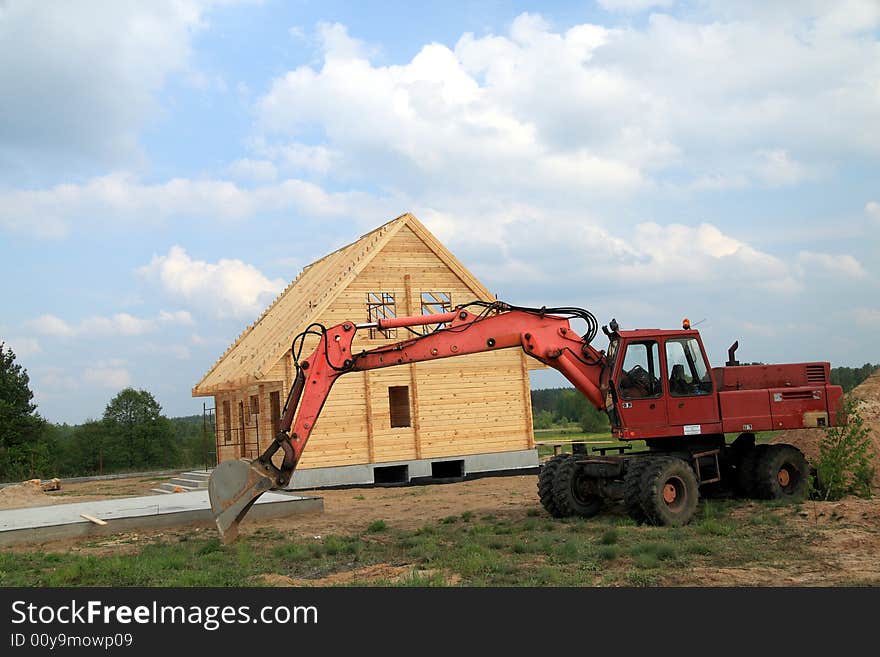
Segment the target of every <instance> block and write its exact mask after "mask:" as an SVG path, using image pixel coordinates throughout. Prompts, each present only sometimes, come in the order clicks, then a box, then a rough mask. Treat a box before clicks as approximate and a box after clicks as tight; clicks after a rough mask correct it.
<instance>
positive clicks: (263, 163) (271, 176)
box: [226, 158, 278, 182]
mask: <svg viewBox="0 0 880 657" xmlns="http://www.w3.org/2000/svg"><path fill="white" fill-rule="evenodd" d="M226 172H227V173H228V174H229V175H230V176H232V177H233V178H237V179H241V178H243V179H245V180H255V181H257V182H271V181H273V180H275V179H276V178H277V177H278V168H277V167H276V166H275V165H274V164H272V162H270V161H269V160H252V159H250V158H242V159H240V160H236V161H235V162H233V163H232V164H230V165H229V166H228V167H227V168H226Z"/></svg>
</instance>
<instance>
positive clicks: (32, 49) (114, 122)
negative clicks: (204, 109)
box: [0, 0, 212, 174]
mask: <svg viewBox="0 0 880 657" xmlns="http://www.w3.org/2000/svg"><path fill="white" fill-rule="evenodd" d="M211 4H212V3H211V2H210V1H209V0H205V1H202V0H180V1H176V0H156V1H154V2H148V3H144V2H137V1H136V0H117V1H114V2H110V3H108V2H101V1H100V0H86V1H85V2H78V3H75V4H74V3H58V4H46V3H42V2H11V3H3V4H2V7H0V14H2V15H0V88H2V89H3V103H0V170H4V169H7V170H8V171H7V173H9V172H14V173H15V174H20V173H22V171H23V170H25V171H27V170H30V171H32V172H34V173H41V172H43V171H44V170H45V169H46V168H47V166H51V167H55V168H57V169H60V170H62V171H68V172H70V173H75V172H77V171H79V170H80V167H82V165H83V164H84V163H89V162H103V163H107V162H114V161H115V162H119V161H131V160H132V159H137V158H138V157H139V155H140V148H139V146H138V143H137V141H138V132H139V131H140V130H141V128H142V127H143V126H144V124H145V122H146V121H148V120H149V119H150V118H152V117H153V116H155V115H156V114H157V113H158V112H159V111H161V108H160V104H159V100H158V98H157V96H158V93H159V91H160V90H161V89H162V88H163V86H164V84H165V81H166V79H167V78H168V76H169V75H170V74H173V73H176V72H190V73H193V75H191V76H190V77H196V78H198V77H199V76H198V75H197V74H195V72H194V71H193V70H192V68H191V66H190V63H189V62H190V53H191V40H192V37H193V34H194V33H195V32H196V31H197V30H199V29H200V28H201V27H202V26H203V25H204V15H205V13H206V10H207V8H208V7H209V6H210V5H211Z"/></svg>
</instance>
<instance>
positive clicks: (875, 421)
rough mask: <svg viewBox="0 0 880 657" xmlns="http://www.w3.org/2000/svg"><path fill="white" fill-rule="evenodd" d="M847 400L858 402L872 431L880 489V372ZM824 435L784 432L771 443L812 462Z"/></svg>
mask: <svg viewBox="0 0 880 657" xmlns="http://www.w3.org/2000/svg"><path fill="white" fill-rule="evenodd" d="M846 398H848V399H854V400H856V403H857V404H858V409H859V413H860V414H861V416H862V419H863V420H864V421H865V426H866V427H868V428H869V429H871V440H872V442H873V445H874V450H873V451H874V460H873V465H874V468H875V473H874V487H875V488H880V370H877V371H876V372H874V373H873V374H872V375H871V376H869V377H868V378H867V379H865V380H864V381H862V383H861V384H859V385H858V386H856V387H855V388H854V389H853V390H852V391H851V392H850V393H849V394H848V395H846ZM824 435H825V431H824V430H822V429H804V430H802V431H783V432H782V433H780V434H778V435H777V436H776V437H775V438H774V439H773V440H772V441H771V442H774V443H788V444H790V445H794V446H796V447H798V448H800V450H801V451H802V452H803V453H804V454H806V455H807V458H808V459H810V460H811V461H812V460H814V459H815V458H816V457H817V456H819V443H820V442H821V441H822V437H823V436H824Z"/></svg>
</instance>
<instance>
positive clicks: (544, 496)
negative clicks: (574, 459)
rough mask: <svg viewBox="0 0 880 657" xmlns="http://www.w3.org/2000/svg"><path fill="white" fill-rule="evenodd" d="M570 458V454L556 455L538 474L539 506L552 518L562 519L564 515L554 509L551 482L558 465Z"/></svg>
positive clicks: (545, 463) (546, 462) (554, 502)
mask: <svg viewBox="0 0 880 657" xmlns="http://www.w3.org/2000/svg"><path fill="white" fill-rule="evenodd" d="M570 458H571V454H557V455H556V456H554V457H552V458H551V459H549V460H548V461H545V462H544V465H543V466H541V472H540V473H539V474H538V498H539V499H540V500H541V506H543V507H544V510H545V511H547V513H549V514H550V515H551V516H553V517H554V518H563V517H565V515H564V514H562V513H560V512H559V509H558V508H557V507H556V501H555V500H554V499H553V481H554V479H555V478H556V470H557V468H559V464H560V463H562V462H563V461H566V460H568V459H570Z"/></svg>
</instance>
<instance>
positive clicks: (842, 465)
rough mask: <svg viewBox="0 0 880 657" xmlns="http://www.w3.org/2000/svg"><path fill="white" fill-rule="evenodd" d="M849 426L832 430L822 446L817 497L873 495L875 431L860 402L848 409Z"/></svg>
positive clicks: (826, 432)
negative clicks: (860, 406)
mask: <svg viewBox="0 0 880 657" xmlns="http://www.w3.org/2000/svg"><path fill="white" fill-rule="evenodd" d="M843 417H845V418H846V424H842V423H841V424H839V426H835V427H828V428H827V429H826V430H825V435H824V436H823V437H822V441H821V442H820V443H819V456H818V458H817V459H816V460H815V462H814V463H813V467H815V468H816V481H815V483H814V490H813V497H815V498H818V499H821V500H839V499H840V498H842V497H844V496H845V495H857V496H859V497H870V496H871V480H872V479H873V477H874V468H873V467H872V465H871V458H872V456H873V454H872V453H871V435H870V434H871V430H870V429H869V428H868V427H866V426H865V421H864V420H863V419H862V416H861V414H860V413H859V408H858V405H857V403H856V402H854V401H852V400H850V401H848V402H847V403H846V405H845V407H844V415H843Z"/></svg>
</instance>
